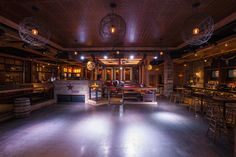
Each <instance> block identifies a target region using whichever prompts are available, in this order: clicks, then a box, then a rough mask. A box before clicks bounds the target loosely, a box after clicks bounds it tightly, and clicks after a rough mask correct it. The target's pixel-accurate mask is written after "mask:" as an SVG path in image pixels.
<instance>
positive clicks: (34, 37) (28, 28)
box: [19, 17, 51, 47]
mask: <svg viewBox="0 0 236 157" xmlns="http://www.w3.org/2000/svg"><path fill="white" fill-rule="evenodd" d="M19 35H20V38H21V39H22V40H23V41H24V42H26V43H28V44H30V45H31V46H35V47H43V46H44V45H45V44H47V43H48V41H49V38H50V36H51V34H50V32H49V31H48V29H46V27H45V26H44V25H43V24H42V23H40V22H39V21H38V19H37V18H35V17H27V18H25V19H24V20H23V21H22V22H21V23H20V24H19Z"/></svg>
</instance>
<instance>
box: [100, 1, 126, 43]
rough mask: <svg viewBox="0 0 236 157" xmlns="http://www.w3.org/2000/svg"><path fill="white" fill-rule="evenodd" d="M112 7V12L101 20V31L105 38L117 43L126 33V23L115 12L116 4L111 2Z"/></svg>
mask: <svg viewBox="0 0 236 157" xmlns="http://www.w3.org/2000/svg"><path fill="white" fill-rule="evenodd" d="M110 7H111V9H112V13H110V14H108V15H106V16H105V17H103V18H102V20H101V21H100V28H99V33H100V36H101V37H102V38H103V39H105V40H109V41H111V42H115V43H117V42H121V41H122V39H123V38H124V36H125V33H126V23H125V20H124V19H123V18H122V17H121V16H120V15H117V14H115V13H114V9H115V8H116V4H115V3H111V4H110Z"/></svg>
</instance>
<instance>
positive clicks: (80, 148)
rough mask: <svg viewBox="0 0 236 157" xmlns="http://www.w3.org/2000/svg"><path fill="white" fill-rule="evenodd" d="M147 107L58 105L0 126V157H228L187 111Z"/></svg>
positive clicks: (227, 151)
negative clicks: (206, 135)
mask: <svg viewBox="0 0 236 157" xmlns="http://www.w3.org/2000/svg"><path fill="white" fill-rule="evenodd" d="M159 105H160V106H159V107H158V108H157V107H156V106H147V105H129V106H124V107H122V106H118V105H111V106H99V107H97V108H96V107H89V106H86V105H84V104H63V105H62V104H61V105H54V106H51V107H47V108H44V109H42V110H40V111H36V112H34V113H33V114H32V116H31V117H30V118H28V119H20V120H12V121H8V122H5V123H2V124H1V125H0V150H1V151H0V156H1V157H9V156H19V157H34V156H36V157H37V156H40V157H95V156H96V157H97V156H98V157H188V156H189V157H193V156H194V157H218V156H222V157H223V156H224V157H226V156H227V157H230V156H233V148H231V147H230V146H229V144H227V141H226V142H223V143H222V142H221V143H219V144H212V142H210V141H209V139H208V138H206V137H205V133H206V129H207V125H206V124H205V123H204V122H203V120H202V119H201V118H200V117H198V118H195V117H194V116H193V114H191V113H189V112H187V110H186V108H184V107H180V106H176V105H174V104H170V103H169V102H167V101H161V102H160V103H159Z"/></svg>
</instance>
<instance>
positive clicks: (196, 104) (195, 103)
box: [189, 96, 201, 115]
mask: <svg viewBox="0 0 236 157" xmlns="http://www.w3.org/2000/svg"><path fill="white" fill-rule="evenodd" d="M200 101H201V100H200V99H199V98H198V97H194V96H192V97H191V103H190V105H189V112H190V111H192V110H193V111H194V114H195V115H197V112H199V111H200V103H201V102H200Z"/></svg>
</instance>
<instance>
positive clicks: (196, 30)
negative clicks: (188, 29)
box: [192, 27, 200, 35]
mask: <svg viewBox="0 0 236 157" xmlns="http://www.w3.org/2000/svg"><path fill="white" fill-rule="evenodd" d="M199 32H200V29H199V28H197V27H196V28H194V29H193V32H192V33H193V35H198V34H199Z"/></svg>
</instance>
